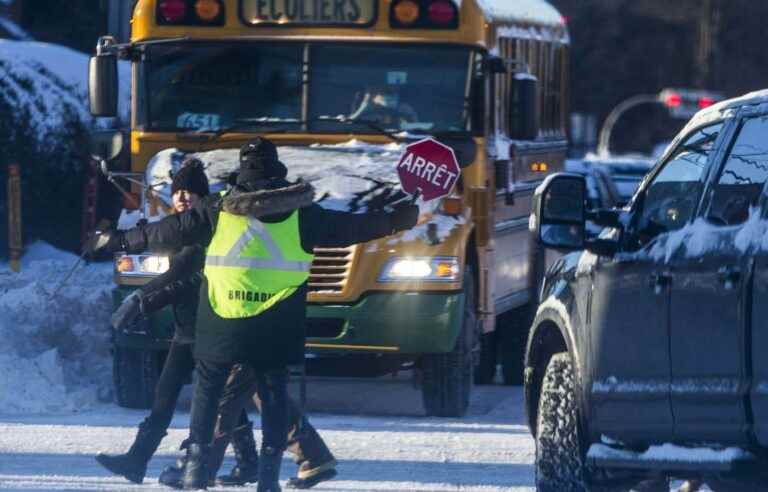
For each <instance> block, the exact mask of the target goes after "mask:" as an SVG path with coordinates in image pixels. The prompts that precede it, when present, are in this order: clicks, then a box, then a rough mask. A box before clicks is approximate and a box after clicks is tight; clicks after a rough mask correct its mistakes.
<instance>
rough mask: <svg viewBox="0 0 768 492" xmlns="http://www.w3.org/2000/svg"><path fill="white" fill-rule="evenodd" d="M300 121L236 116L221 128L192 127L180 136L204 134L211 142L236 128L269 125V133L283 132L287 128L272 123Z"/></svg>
mask: <svg viewBox="0 0 768 492" xmlns="http://www.w3.org/2000/svg"><path fill="white" fill-rule="evenodd" d="M300 123H301V122H300V121H299V120H295V121H294V120H274V121H270V120H262V119H260V118H238V119H236V120H235V122H234V123H233V124H231V125H228V126H223V127H221V128H217V129H210V130H208V129H194V130H187V131H185V132H183V133H182V134H181V135H182V136H192V135H201V136H205V137H206V140H207V141H209V142H213V141H215V140H218V139H219V138H221V136H222V135H224V134H225V133H231V132H234V131H237V130H253V129H254V128H259V127H270V128H269V132H270V133H285V132H287V131H288V128H284V127H283V128H274V127H272V126H273V125H288V124H295V125H298V124H300Z"/></svg>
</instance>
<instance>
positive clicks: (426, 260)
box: [379, 257, 461, 282]
mask: <svg viewBox="0 0 768 492" xmlns="http://www.w3.org/2000/svg"><path fill="white" fill-rule="evenodd" d="M460 270H461V269H460V268H459V260H458V258H455V257H420V258H392V259H391V260H389V261H388V262H387V264H386V265H384V269H383V270H382V272H381V275H380V276H379V281H380V282H404V281H428V282H455V281H456V280H457V279H458V278H459V273H460Z"/></svg>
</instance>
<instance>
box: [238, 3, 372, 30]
mask: <svg viewBox="0 0 768 492" xmlns="http://www.w3.org/2000/svg"><path fill="white" fill-rule="evenodd" d="M376 2H377V0H240V17H241V18H242V20H243V22H245V23H246V24H248V25H251V26H260V25H275V24H277V25H280V26H290V25H313V26H314V25H317V26H323V25H328V26H345V25H349V26H350V27H354V26H360V25H369V24H372V23H373V22H374V21H375V20H376Z"/></svg>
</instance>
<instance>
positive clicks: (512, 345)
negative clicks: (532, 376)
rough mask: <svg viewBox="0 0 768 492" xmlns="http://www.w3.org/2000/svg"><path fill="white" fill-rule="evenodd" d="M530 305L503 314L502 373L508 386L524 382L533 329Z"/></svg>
mask: <svg viewBox="0 0 768 492" xmlns="http://www.w3.org/2000/svg"><path fill="white" fill-rule="evenodd" d="M530 313H531V309H530V306H522V307H519V308H517V309H515V310H513V311H511V312H509V313H506V314H505V315H503V321H504V322H503V325H502V326H501V332H500V333H499V339H500V359H501V361H500V362H501V374H502V379H503V381H504V384H505V385H507V386H520V385H521V384H523V358H524V356H525V344H526V342H527V341H528V332H529V331H530V329H531V316H530Z"/></svg>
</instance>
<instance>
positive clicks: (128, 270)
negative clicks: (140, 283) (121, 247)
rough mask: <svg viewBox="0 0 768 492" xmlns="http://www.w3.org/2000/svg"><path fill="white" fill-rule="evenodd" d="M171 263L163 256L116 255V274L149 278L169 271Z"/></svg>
mask: <svg viewBox="0 0 768 492" xmlns="http://www.w3.org/2000/svg"><path fill="white" fill-rule="evenodd" d="M169 266H170V262H169V260H168V257H167V256H161V255H126V254H117V255H115V272H116V273H117V274H118V275H121V276H127V277H131V276H138V277H149V276H155V275H160V274H161V273H164V272H166V271H167V270H168V267H169Z"/></svg>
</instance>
